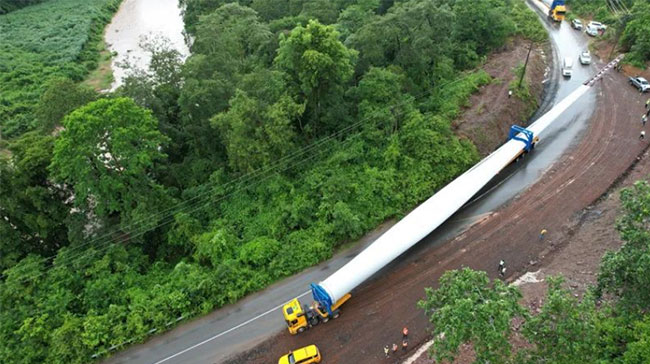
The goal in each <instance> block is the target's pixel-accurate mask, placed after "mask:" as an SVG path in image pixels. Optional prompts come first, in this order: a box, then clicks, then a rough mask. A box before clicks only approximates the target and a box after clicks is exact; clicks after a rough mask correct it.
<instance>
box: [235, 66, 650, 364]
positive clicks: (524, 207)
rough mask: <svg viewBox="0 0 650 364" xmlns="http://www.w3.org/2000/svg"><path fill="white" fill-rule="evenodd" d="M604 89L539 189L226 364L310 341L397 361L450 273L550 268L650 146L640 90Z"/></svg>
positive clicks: (615, 84) (421, 335)
mask: <svg viewBox="0 0 650 364" xmlns="http://www.w3.org/2000/svg"><path fill="white" fill-rule="evenodd" d="M598 87H599V88H597V89H596V90H595V91H596V92H599V91H602V93H600V94H599V96H598V102H599V105H601V106H602V107H599V108H598V110H596V112H595V113H594V115H593V117H592V120H591V122H590V125H589V127H588V129H587V131H586V133H585V135H584V137H583V139H582V141H581V142H580V143H579V144H578V145H577V146H576V147H575V148H574V149H573V150H572V151H570V152H569V153H568V154H567V155H566V156H564V157H563V158H562V159H561V160H560V161H558V162H557V163H556V164H554V165H553V167H552V168H551V169H550V170H549V171H547V172H546V173H545V175H544V177H543V178H542V180H540V181H539V182H538V183H536V184H535V185H533V186H532V187H531V188H529V189H528V190H527V191H525V192H523V193H522V194H520V195H519V196H518V197H517V198H515V199H514V200H512V201H511V202H510V203H509V204H508V205H506V206H504V207H502V208H501V209H499V210H498V211H497V212H495V213H493V214H492V215H491V216H489V217H487V218H485V219H483V220H482V221H481V222H480V223H478V224H476V225H474V226H473V227H472V228H470V229H469V230H468V231H466V232H465V233H463V234H461V235H460V236H458V237H456V238H455V239H453V240H452V241H449V242H447V243H445V244H442V245H440V246H438V247H436V248H432V249H429V250H428V251H426V252H425V253H423V254H422V255H421V256H419V257H417V259H415V260H412V261H411V262H410V263H407V264H399V265H397V266H395V267H392V269H390V270H388V271H386V272H385V273H382V275H381V277H380V278H381V282H378V281H377V280H376V279H375V280H372V281H370V282H367V283H366V284H364V285H362V286H361V287H360V288H359V289H357V290H355V292H353V298H352V299H351V300H350V301H349V302H348V303H346V305H345V307H344V310H343V312H342V315H341V318H339V319H338V320H336V321H334V322H331V323H327V324H324V325H321V326H319V327H316V328H315V329H313V330H310V331H308V332H306V333H304V334H301V335H298V336H295V337H292V336H291V335H289V334H288V332H283V333H281V334H279V335H277V336H275V337H273V338H271V339H269V340H267V341H265V342H263V343H261V344H260V345H258V346H257V347H256V348H253V349H251V350H250V351H249V352H248V353H245V354H244V355H240V356H239V357H237V358H233V359H231V360H228V361H227V362H228V363H274V362H276V361H277V358H278V357H280V356H281V355H282V354H285V353H286V352H288V351H289V350H290V349H292V348H298V347H301V346H304V345H308V344H312V343H316V344H317V345H318V346H319V348H320V349H321V351H322V353H323V357H324V362H326V363H342V364H346V363H394V362H399V361H400V359H403V358H404V357H406V356H407V354H412V352H413V351H414V347H417V346H419V345H420V344H422V343H424V342H425V341H426V340H427V339H428V338H429V335H428V333H427V320H426V318H425V316H424V314H423V313H422V311H421V310H419V309H418V308H417V307H416V303H417V301H418V300H420V299H421V298H422V297H423V295H424V288H425V287H430V286H433V287H435V286H436V284H437V280H438V278H439V277H440V275H441V274H442V273H444V272H445V271H447V270H451V269H458V268H460V267H464V266H468V267H471V268H473V269H477V270H484V271H487V272H488V274H490V275H491V276H492V277H493V278H495V277H496V267H497V263H498V261H499V260H500V259H504V260H505V261H506V262H507V263H508V276H517V275H518V274H517V273H516V272H518V271H519V272H525V271H528V270H536V268H535V269H532V268H531V267H530V266H529V262H530V261H538V262H540V261H541V263H542V264H544V263H545V259H544V257H546V256H547V255H548V254H549V253H550V252H551V249H550V244H547V243H548V241H558V240H559V238H560V236H564V235H566V234H569V235H571V232H570V231H562V229H563V226H564V227H566V226H569V224H568V223H569V222H570V221H571V219H572V218H574V217H575V216H576V214H577V213H579V212H580V211H581V210H582V209H583V208H585V207H587V206H589V205H590V204H592V203H593V202H594V201H596V200H597V199H598V198H599V197H600V196H601V195H603V194H604V193H605V192H606V191H607V190H608V189H609V188H610V186H612V184H613V183H614V182H615V181H616V180H617V178H618V177H619V176H621V175H622V174H623V173H624V172H625V171H626V170H627V169H628V168H629V167H630V166H631V165H632V164H633V162H634V161H635V159H636V158H637V156H638V155H639V154H640V153H641V152H642V151H643V150H644V148H645V147H646V146H647V143H648V140H646V141H639V139H638V136H639V132H640V130H641V123H640V121H639V120H638V119H639V117H640V115H641V113H642V112H643V103H644V102H645V99H644V96H645V97H647V95H640V94H639V93H638V92H635V90H634V89H633V88H632V87H630V86H629V85H627V81H626V79H625V77H624V76H623V75H622V74H618V73H611V74H608V75H606V76H605V81H604V82H602V83H600V85H599V86H598ZM542 228H546V229H547V230H548V234H547V236H546V238H545V241H544V242H540V241H539V238H538V234H539V231H540V230H541V229H542ZM547 259H548V258H547ZM538 264H539V263H538ZM404 325H407V326H408V327H409V330H410V334H409V339H410V340H409V344H410V347H409V350H408V353H407V354H403V353H401V352H398V354H397V355H391V357H390V358H388V359H387V358H385V357H384V354H383V347H384V345H390V344H392V343H394V342H398V341H399V340H401V334H400V330H401V328H402V327H403V326H404Z"/></svg>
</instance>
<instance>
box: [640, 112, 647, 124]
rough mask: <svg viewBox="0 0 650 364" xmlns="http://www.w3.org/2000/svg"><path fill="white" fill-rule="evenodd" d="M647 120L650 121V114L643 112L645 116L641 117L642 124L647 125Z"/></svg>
mask: <svg viewBox="0 0 650 364" xmlns="http://www.w3.org/2000/svg"><path fill="white" fill-rule="evenodd" d="M646 121H648V115H647V114H643V116H642V117H641V125H643V126H645V123H646Z"/></svg>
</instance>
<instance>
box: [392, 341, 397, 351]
mask: <svg viewBox="0 0 650 364" xmlns="http://www.w3.org/2000/svg"><path fill="white" fill-rule="evenodd" d="M396 352H397V344H395V343H393V353H396Z"/></svg>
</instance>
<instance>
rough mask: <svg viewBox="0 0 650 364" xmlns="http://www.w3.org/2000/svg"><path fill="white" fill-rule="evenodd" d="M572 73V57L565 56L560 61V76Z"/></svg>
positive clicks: (567, 75)
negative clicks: (562, 60)
mask: <svg viewBox="0 0 650 364" xmlns="http://www.w3.org/2000/svg"><path fill="white" fill-rule="evenodd" d="M572 74H573V58H571V57H566V58H565V59H564V62H562V76H564V77H571V75H572Z"/></svg>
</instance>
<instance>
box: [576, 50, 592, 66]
mask: <svg viewBox="0 0 650 364" xmlns="http://www.w3.org/2000/svg"><path fill="white" fill-rule="evenodd" d="M578 59H579V60H580V64H583V65H587V64H591V54H590V53H589V51H584V52H582V53H580V56H579V57H578Z"/></svg>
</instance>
